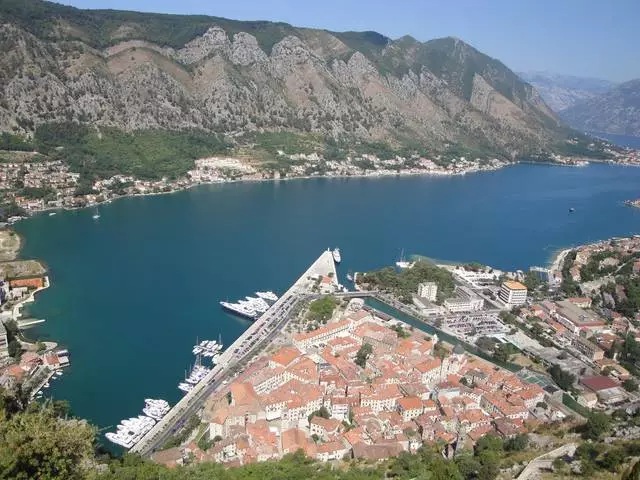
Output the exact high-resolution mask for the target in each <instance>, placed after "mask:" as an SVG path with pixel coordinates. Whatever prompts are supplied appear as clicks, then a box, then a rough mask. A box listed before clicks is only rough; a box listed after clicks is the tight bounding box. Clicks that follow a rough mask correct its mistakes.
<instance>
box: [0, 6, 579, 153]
mask: <svg viewBox="0 0 640 480" xmlns="http://www.w3.org/2000/svg"><path fill="white" fill-rule="evenodd" d="M0 24H2V26H1V27H0V28H1V29H2V37H3V38H4V40H3V41H2V42H0V43H2V47H3V49H2V52H3V53H0V66H1V67H2V69H3V72H2V73H1V74H0V87H1V88H3V90H4V93H5V99H6V100H5V101H3V102H2V104H0V129H1V130H3V131H9V132H15V133H29V132H32V131H33V130H34V129H35V128H36V127H37V125H39V124H42V123H47V122H59V121H77V122H82V123H88V124H91V125H94V126H98V127H112V128H118V129H121V130H125V131H135V130H136V129H145V128H160V129H171V130H180V129H184V128H197V129H203V130H206V131H210V132H216V133H226V134H232V135H237V134H238V133H239V132H244V131H261V130H266V131H293V132H307V133H316V134H320V135H326V136H329V137H333V138H356V139H360V140H363V141H382V142H387V143H390V144H396V145H406V144H416V145H429V146H433V147H434V148H443V147H444V146H445V145H450V144H454V145H461V146H463V147H465V148H473V149H479V150H483V151H491V152H494V153H500V154H503V155H505V156H509V157H512V158H513V157H515V156H517V155H519V154H521V153H523V152H530V151H539V150H543V149H549V148H551V147H552V146H554V145H556V144H557V143H558V142H560V143H561V142H562V140H563V138H564V136H565V135H566V134H567V132H568V130H567V129H566V128H565V127H564V126H563V125H562V123H561V121H560V120H559V119H558V117H557V116H556V115H555V114H554V113H553V112H552V111H551V110H550V109H549V108H548V106H547V105H546V104H545V103H544V101H543V100H542V98H541V97H540V95H539V94H538V92H537V91H536V90H535V89H534V88H533V87H532V86H531V85H529V84H527V83H525V82H522V81H521V80H520V79H519V77H518V76H517V75H516V74H515V73H514V72H512V71H511V70H509V69H508V68H507V67H506V66H505V65H504V64H503V63H502V62H500V61H499V60H497V59H494V58H492V57H489V56H487V55H485V54H483V53H482V52H480V51H478V50H476V49H475V48H473V47H472V46H470V45H468V44H466V43H464V42H463V41H461V40H459V39H456V38H453V37H444V38H440V39H434V40H430V41H427V42H419V41H417V40H415V39H414V38H412V37H409V36H404V37H401V38H400V39H397V40H392V39H390V38H389V37H386V36H384V35H382V34H379V33H377V32H371V31H368V32H330V31H328V30H322V29H309V28H298V27H294V26H291V25H289V24H286V23H273V22H264V21H253V22H241V21H236V20H228V19H223V18H220V17H208V16H201V15H196V16H175V15H168V14H147V13H139V12H125V11H115V10H80V9H76V8H74V7H67V6H61V5H58V4H53V3H49V2H43V1H39V0H26V1H18V0H5V1H3V2H2V3H1V4H0Z"/></svg>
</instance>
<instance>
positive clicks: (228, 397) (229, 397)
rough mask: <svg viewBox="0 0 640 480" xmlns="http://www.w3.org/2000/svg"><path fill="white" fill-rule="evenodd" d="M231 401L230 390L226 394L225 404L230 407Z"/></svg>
mask: <svg viewBox="0 0 640 480" xmlns="http://www.w3.org/2000/svg"><path fill="white" fill-rule="evenodd" d="M232 401H233V394H232V393H231V390H229V391H228V392H227V403H228V404H229V405H231V402H232Z"/></svg>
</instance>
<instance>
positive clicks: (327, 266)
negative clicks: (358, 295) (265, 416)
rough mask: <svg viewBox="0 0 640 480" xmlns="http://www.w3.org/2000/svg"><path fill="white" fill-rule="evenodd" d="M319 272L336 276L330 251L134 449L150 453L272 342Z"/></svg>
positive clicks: (315, 263) (308, 291) (252, 325)
mask: <svg viewBox="0 0 640 480" xmlns="http://www.w3.org/2000/svg"><path fill="white" fill-rule="evenodd" d="M318 275H326V276H330V277H332V278H334V279H335V278H337V275H336V270H335V264H334V262H333V257H332V255H331V252H329V251H326V252H323V253H322V255H320V257H318V259H317V260H316V261H315V262H314V263H313V264H312V265H311V266H310V267H309V268H308V269H307V270H306V271H305V273H304V274H303V275H302V276H301V277H300V278H299V279H298V280H297V281H296V282H295V283H294V284H293V285H292V286H291V287H290V288H289V290H287V291H286V292H285V294H284V295H282V296H281V297H280V298H279V299H278V300H277V301H276V302H275V303H274V304H273V305H272V306H271V308H270V309H269V310H267V311H266V312H265V313H264V314H263V315H262V316H260V317H259V318H258V319H257V320H256V321H255V322H254V323H253V324H251V326H250V327H249V328H248V329H247V330H245V332H244V333H243V334H242V335H241V336H240V337H238V338H237V339H236V341H235V342H233V344H232V345H231V346H229V347H228V348H227V349H226V350H225V351H224V352H223V353H222V355H221V356H220V360H219V361H218V364H217V365H216V366H215V367H214V368H213V369H212V370H211V371H210V372H209V373H208V374H207V375H206V376H205V377H204V379H203V380H202V381H201V382H200V383H198V384H197V385H196V386H195V387H194V388H193V389H192V390H191V391H190V392H188V393H187V394H186V395H185V396H184V397H183V398H182V399H181V400H180V401H179V402H178V403H177V404H176V405H175V406H174V407H173V408H172V409H171V410H170V411H169V413H167V415H166V416H165V417H164V418H163V419H162V420H161V421H159V422H158V423H157V424H156V425H155V426H154V427H153V428H152V429H151V430H150V431H149V432H147V434H146V435H144V436H143V437H142V439H141V440H140V441H139V442H138V443H137V444H136V445H134V446H133V448H132V449H131V452H132V453H138V454H140V455H148V454H150V453H152V452H153V451H155V450H157V449H158V448H160V447H161V446H162V445H164V443H166V441H167V440H168V439H169V438H170V437H171V436H173V435H174V434H175V433H176V432H178V431H179V430H180V428H182V426H183V425H184V423H185V422H186V421H187V420H188V419H189V418H190V417H191V416H192V415H194V414H195V413H197V412H198V410H199V409H200V408H201V407H202V405H203V404H204V402H205V400H206V399H207V398H208V397H209V395H211V394H212V393H213V392H215V391H216V389H218V388H220V386H221V385H222V384H223V382H224V381H225V380H226V379H227V378H228V377H229V375H230V373H232V370H237V369H238V368H242V367H244V366H245V365H246V364H247V362H248V361H249V359H251V358H252V357H253V355H254V354H256V353H258V352H259V351H260V349H262V348H264V347H266V346H267V345H269V343H271V341H273V339H274V338H275V337H276V336H277V335H278V334H279V333H280V332H281V331H282V329H283V328H284V327H285V326H286V324H287V322H288V321H289V320H290V317H291V312H292V311H293V310H294V307H295V306H296V305H297V304H298V303H299V302H300V301H302V300H307V299H308V298H309V297H310V292H311V286H312V285H315V281H314V280H312V279H313V278H314V277H317V276H318Z"/></svg>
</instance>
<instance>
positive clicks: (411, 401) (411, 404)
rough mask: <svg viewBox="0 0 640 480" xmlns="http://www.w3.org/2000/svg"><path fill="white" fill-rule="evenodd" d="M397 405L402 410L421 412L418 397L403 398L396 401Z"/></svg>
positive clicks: (420, 401)
mask: <svg viewBox="0 0 640 480" xmlns="http://www.w3.org/2000/svg"><path fill="white" fill-rule="evenodd" d="M398 405H399V406H400V408H402V409H403V410H422V400H421V399H420V398H418V397H403V398H401V399H400V400H398Z"/></svg>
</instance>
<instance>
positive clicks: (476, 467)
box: [455, 453, 482, 479]
mask: <svg viewBox="0 0 640 480" xmlns="http://www.w3.org/2000/svg"><path fill="white" fill-rule="evenodd" d="M455 463H456V465H457V466H458V470H460V473H461V474H462V475H463V476H464V478H468V479H472V478H477V476H478V472H479V471H480V469H481V468H482V465H480V462H479V461H478V459H477V458H475V457H474V456H473V455H471V454H469V453H463V454H460V455H458V456H457V457H456V459H455Z"/></svg>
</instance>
